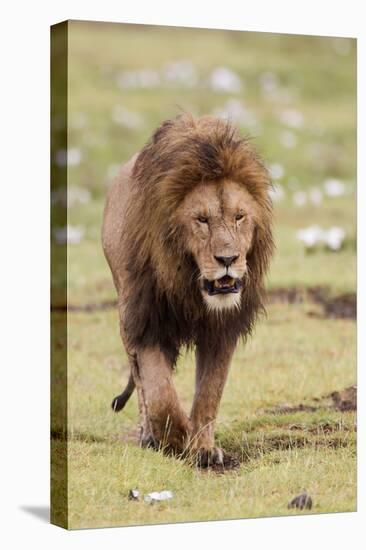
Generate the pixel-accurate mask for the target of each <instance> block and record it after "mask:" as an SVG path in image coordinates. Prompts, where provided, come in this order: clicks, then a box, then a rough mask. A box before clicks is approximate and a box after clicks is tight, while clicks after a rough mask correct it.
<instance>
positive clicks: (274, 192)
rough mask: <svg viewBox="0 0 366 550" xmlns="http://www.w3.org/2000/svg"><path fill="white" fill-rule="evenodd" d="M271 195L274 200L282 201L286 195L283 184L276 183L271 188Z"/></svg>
mask: <svg viewBox="0 0 366 550" xmlns="http://www.w3.org/2000/svg"><path fill="white" fill-rule="evenodd" d="M269 196H270V197H271V199H272V200H273V202H280V201H282V200H283V199H284V197H285V191H284V190H283V187H282V185H280V184H279V183H275V184H274V185H273V187H271V188H270V190H269Z"/></svg>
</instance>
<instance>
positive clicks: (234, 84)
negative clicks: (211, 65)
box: [209, 67, 243, 93]
mask: <svg viewBox="0 0 366 550" xmlns="http://www.w3.org/2000/svg"><path fill="white" fill-rule="evenodd" d="M209 84H210V87H211V88H212V89H213V90H214V91H216V92H231V93H239V92H241V91H242V89H243V83H242V81H241V79H240V77H239V75H237V74H236V73H234V72H233V71H232V70H231V69H228V68H227V67H216V69H214V70H213V71H212V72H211V74H210V77H209Z"/></svg>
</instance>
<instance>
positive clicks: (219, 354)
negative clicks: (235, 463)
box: [190, 342, 235, 467]
mask: <svg viewBox="0 0 366 550" xmlns="http://www.w3.org/2000/svg"><path fill="white" fill-rule="evenodd" d="M234 349H235V344H234V343H232V344H229V345H228V344H227V343H220V342H219V343H214V344H213V345H211V346H210V345H209V343H207V342H199V343H198V345H197V349H196V391H195V396H194V401H193V406H192V411H191V422H192V438H191V444H190V448H191V449H192V450H193V451H194V453H195V455H196V458H197V463H198V465H200V466H201V467H207V466H210V465H213V464H220V465H225V463H227V464H228V465H229V463H230V462H232V459H231V457H229V456H228V455H227V454H226V453H225V452H224V451H223V450H222V449H220V448H218V447H215V433H214V430H215V421H216V416H217V413H218V410H219V406H220V401H221V397H222V392H223V390H224V386H225V382H226V378H227V374H228V371H229V367H230V363H231V358H232V355H233V352H234Z"/></svg>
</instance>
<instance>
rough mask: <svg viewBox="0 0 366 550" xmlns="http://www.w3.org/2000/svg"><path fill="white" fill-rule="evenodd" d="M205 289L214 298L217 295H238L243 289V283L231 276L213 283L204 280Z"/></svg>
mask: <svg viewBox="0 0 366 550" xmlns="http://www.w3.org/2000/svg"><path fill="white" fill-rule="evenodd" d="M203 288H204V290H206V292H207V293H208V295H209V296H214V295H215V294H230V293H231V292H234V293H238V292H239V291H240V288H241V281H240V279H234V278H233V277H230V276H229V275H224V277H221V279H214V280H213V281H209V280H208V279H204V280H203Z"/></svg>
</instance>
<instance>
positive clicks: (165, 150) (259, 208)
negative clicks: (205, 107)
mask: <svg viewBox="0 0 366 550" xmlns="http://www.w3.org/2000/svg"><path fill="white" fill-rule="evenodd" d="M225 181H232V182H236V183H237V184H240V186H242V187H243V189H245V191H246V192H247V193H249V195H250V197H251V200H252V203H253V204H254V205H255V214H254V215H253V234H252V237H251V245H250V248H249V250H248V251H247V254H246V264H247V268H248V273H247V276H245V277H243V290H242V294H241V305H240V308H239V309H230V310H225V311H224V312H222V314H220V315H212V314H210V313H209V312H208V310H207V307H206V306H205V304H204V301H203V299H202V293H201V291H200V288H199V285H198V284H197V277H198V276H199V274H200V269H199V266H198V265H197V262H196V258H195V257H194V255H193V254H192V253H191V252H190V248H189V246H188V243H187V235H186V232H185V228H184V224H183V223H181V221H180V219H179V217H178V214H177V213H178V212H179V209H180V208H181V205H182V203H183V201H184V199H185V198H186V197H187V196H188V195H189V194H190V193H192V192H193V191H194V190H195V189H196V188H197V186H198V185H201V184H202V182H207V184H212V183H213V182H217V185H219V184H222V182H225ZM269 185H270V182H269V176H268V172H267V170H266V169H265V167H264V164H263V162H262V160H261V159H260V157H259V156H258V154H257V153H256V151H255V149H254V147H253V146H252V144H251V143H250V142H249V141H248V140H247V139H243V138H241V137H240V136H239V134H238V132H237V130H236V129H235V128H233V126H232V125H231V124H229V123H226V122H224V121H222V120H218V119H215V118H212V117H202V118H200V119H197V120H195V119H193V118H192V117H191V116H190V115H187V114H184V115H181V116H179V117H177V118H175V119H174V120H169V121H166V122H164V123H163V124H162V125H161V126H160V128H158V129H157V130H156V131H155V133H154V134H153V136H152V138H151V140H150V141H149V142H148V143H147V145H146V146H145V147H144V148H143V149H142V151H141V152H140V154H139V155H138V156H135V157H134V159H132V160H131V161H130V162H129V163H128V165H126V166H125V167H124V168H123V169H122V171H121V174H120V176H119V177H118V178H117V181H116V183H115V184H114V187H113V188H112V190H111V192H110V195H109V198H108V200H107V205H106V210H105V220H104V228H103V245H104V250H105V254H106V257H107V260H108V262H109V264H110V267H111V270H112V273H113V277H114V281H115V284H116V287H117V291H118V294H119V301H120V319H121V335H122V338H123V340H124V343H125V346H126V348H127V351H128V352H129V353H130V356H131V357H132V358H133V361H135V366H136V368H137V370H138V368H139V361H138V354H139V353H142V350H159V351H160V352H161V353H163V354H164V356H165V357H166V360H167V361H168V364H170V365H172V364H174V362H175V361H176V358H177V355H178V353H179V350H180V348H181V346H182V345H186V346H194V345H196V346H199V347H200V349H201V350H203V349H206V350H207V357H208V356H210V358H211V361H215V359H214V358H215V356H218V357H221V356H222V357H223V358H225V359H222V361H223V362H224V363H225V368H223V369H221V370H224V371H225V373H226V372H227V368H228V364H229V362H230V358H231V355H232V352H233V350H234V347H235V344H236V342H237V339H238V338H239V337H243V338H246V337H247V336H248V334H249V333H250V332H251V330H252V328H253V326H254V322H255V320H256V317H257V315H258V313H259V312H260V311H261V310H262V309H263V282H264V276H265V273H266V271H267V268H268V264H269V260H270V258H271V255H272V251H273V241H272V233H271V222H272V208H271V202H270V199H269V196H268V188H269ZM122 219H123V222H122V221H120V220H122ZM218 335H219V338H218ZM225 350H226V351H225ZM218 361H219V360H218ZM147 363H149V361H147ZM210 369H211V374H212V376H213V377H214V376H216V375H215V368H214V367H212V368H211V367H210ZM201 371H202V372H203V371H205V372H206V371H207V372H206V374H205V377H206V378H207V377H208V378H207V383H208V384H209V383H210V380H211V378H210V376H211V375H210V370H207V365H206V366H205V367H204V368H202V369H201ZM220 376H221V378H222V379H223V383H222V387H223V384H224V380H225V378H226V374H225V375H224V374H222V375H220ZM220 376H219V378H220ZM134 378H135V382H136V385H137V386H138V382H139V380H138V379H139V374H138V373H136V377H134ZM140 378H141V377H140ZM198 378H199V377H198ZM140 382H141V380H140ZM155 383H156V384H159V380H156V381H155ZM199 385H200V381H199V380H197V387H199ZM219 385H220V384H219ZM138 389H139V386H138ZM169 391H170V390H169ZM221 392H222V388H221V389H220V391H218V393H219V394H220V396H221ZM196 393H197V392H196ZM201 393H202V392H198V397H199V398H201V397H202V399H203V398H204V396H202V395H201ZM140 395H141V399H142V400H143V399H144V397H143V387H142V385H141V388H140ZM169 395H170V394H169ZM196 397H197V395H196ZM145 400H146V399H145ZM172 400H175V397H174V396H173V397H172ZM140 401H141V400H140ZM174 403H175V401H174ZM203 405H204V404H203ZM141 406H142V407H144V405H143V404H142V405H141V403H140V412H141ZM200 406H201V408H202V403H200V405H199V406H198V405H197V406H196V409H197V407H198V408H199V407H200ZM177 407H178V405H177ZM215 407H216V409H217V406H216V404H215V405H214V406H213V409H215ZM178 408H179V407H178ZM173 409H174V407H173ZM145 412H146V411H145ZM192 412H193V414H192V415H191V419H192V418H193V417H194V416H195V414H194V412H195V411H192ZM216 412H217V410H216ZM216 412H215V415H216ZM146 414H147V417H148V416H149V414H148V413H146ZM179 414H180V413H179ZM215 415H214V416H215ZM173 421H174V419H173ZM186 421H187V426H186V428H185V429H186V431H187V432H190V431H191V430H192V426H191V424H190V422H191V421H192V420H190V419H186ZM184 422H185V421H184ZM184 422H183V423H184ZM196 430H197V427H196ZM193 431H195V428H193ZM152 435H153V437H155V434H152ZM186 435H187V434H185V436H186ZM190 435H192V434H190ZM168 439H169V438H168ZM211 446H212V437H211Z"/></svg>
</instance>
